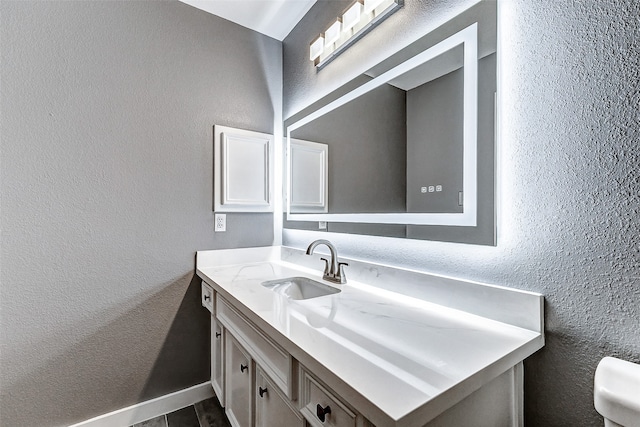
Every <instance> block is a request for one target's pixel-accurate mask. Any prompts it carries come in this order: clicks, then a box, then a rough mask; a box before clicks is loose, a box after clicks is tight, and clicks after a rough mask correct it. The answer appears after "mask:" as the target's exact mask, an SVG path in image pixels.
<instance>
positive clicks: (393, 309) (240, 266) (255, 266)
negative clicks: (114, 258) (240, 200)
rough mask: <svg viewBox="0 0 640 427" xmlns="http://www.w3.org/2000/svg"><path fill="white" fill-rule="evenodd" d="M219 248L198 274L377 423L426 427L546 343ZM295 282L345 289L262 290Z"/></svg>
mask: <svg viewBox="0 0 640 427" xmlns="http://www.w3.org/2000/svg"><path fill="white" fill-rule="evenodd" d="M239 251H242V250H239ZM248 251H249V252H251V250H248ZM213 252H218V251H207V253H213ZM220 252H224V254H223V255H224V256H219V257H216V256H213V257H209V256H205V254H206V253H204V252H199V253H198V265H197V274H198V275H199V276H200V277H201V278H202V279H203V280H204V281H205V282H207V283H208V284H209V285H211V286H212V287H214V289H215V290H216V291H217V292H218V293H219V294H220V295H221V296H222V297H223V298H225V299H226V300H228V301H229V302H230V303H232V304H233V305H234V306H235V307H236V308H237V309H239V310H240V311H241V312H242V313H243V314H244V315H245V316H247V317H248V318H249V319H251V320H252V321H253V322H254V323H256V325H257V326H258V327H259V328H261V329H263V330H265V331H266V332H268V333H270V334H271V335H272V338H273V339H274V340H275V341H276V342H278V343H279V344H280V345H282V346H283V347H284V348H285V349H286V350H287V351H289V352H290V353H291V354H292V355H294V357H296V358H298V360H299V361H300V362H301V363H303V364H310V365H316V364H317V365H320V366H322V367H324V368H326V370H328V371H329V372H331V374H332V375H334V376H335V378H334V379H333V381H330V382H329V385H331V383H333V384H337V383H344V384H345V385H346V386H347V387H348V388H349V389H350V390H353V391H355V392H357V393H359V394H360V395H361V397H362V398H364V399H365V400H366V401H368V402H369V403H370V404H371V405H372V409H371V410H370V411H364V412H368V413H364V412H363V414H364V415H365V416H367V417H368V418H370V419H371V421H373V422H374V423H376V424H380V425H394V426H409V425H423V424H424V423H425V422H427V421H428V420H430V419H433V418H435V417H436V416H437V415H439V414H440V413H442V412H443V411H444V410H446V409H448V407H450V406H452V405H453V404H455V403H457V402H458V401H460V400H461V399H463V398H464V397H466V396H467V395H469V394H470V393H472V392H473V391H475V390H476V389H478V388H479V387H480V386H482V385H483V384H485V383H487V382H488V381H490V380H491V379H493V378H495V377H496V376H498V375H499V374H501V373H503V372H505V371H506V370H507V369H509V368H510V367H512V366H514V365H516V364H517V363H519V362H520V361H522V360H523V359H524V358H526V357H528V356H529V355H530V354H532V353H533V352H535V351H536V350H538V349H539V348H541V347H542V346H543V344H544V341H543V337H542V334H541V333H540V331H536V330H530V329H527V328H523V327H518V326H514V325H510V324H507V323H504V322H500V321H496V320H491V319H488V318H486V317H481V316H478V315H476V314H471V313H468V312H465V311H461V310H459V309H456V308H450V307H446V306H444V305H441V304H435V303H433V302H430V301H427V300H425V299H420V298H414V297H411V296H407V295H402V294H399V293H395V292H391V291H389V290H385V289H381V288H380V287H376V286H370V285H368V284H366V283H362V282H359V281H358V280H351V279H349V280H348V282H347V283H346V284H344V285H332V284H331V283H329V282H326V281H323V280H322V277H321V271H320V268H321V267H322V263H319V264H318V270H314V269H310V268H306V267H303V266H300V265H299V264H293V263H290V262H286V261H283V260H281V259H279V258H280V257H279V256H277V255H278V254H276V256H274V253H275V252H274V250H273V249H271V250H270V252H269V250H267V249H264V250H263V251H262V252H264V253H265V256H264V259H263V260H261V259H260V258H261V257H260V256H254V255H256V254H257V253H258V252H260V251H257V252H256V251H255V250H254V251H253V252H252V255H251V256H248V257H246V258H245V259H246V260H247V262H241V263H237V262H236V261H238V260H240V259H242V257H240V258H235V257H234V256H228V255H229V254H231V255H238V254H239V253H235V254H234V253H233V252H232V251H220ZM249 252H247V253H249ZM267 252H269V253H268V254H267ZM276 252H277V251H276ZM348 274H349V270H348V269H347V277H348ZM294 276H304V277H309V278H312V279H315V280H317V281H320V282H323V283H325V284H329V285H332V286H335V287H337V288H340V289H341V292H339V293H337V294H333V295H327V296H322V297H317V298H312V299H307V300H293V299H289V298H287V297H285V296H283V295H280V294H278V293H276V292H273V291H272V290H270V289H268V288H266V287H263V286H262V285H261V283H262V282H263V281H268V280H274V279H281V278H286V277H294ZM309 368H310V369H312V370H313V366H309Z"/></svg>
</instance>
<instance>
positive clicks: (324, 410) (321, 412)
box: [316, 403, 331, 422]
mask: <svg viewBox="0 0 640 427" xmlns="http://www.w3.org/2000/svg"><path fill="white" fill-rule="evenodd" d="M330 413H331V407H330V406H326V407H324V408H323V407H322V405H320V404H319V403H318V406H316V415H317V416H318V419H319V420H320V421H322V422H324V419H325V417H326V415H327V414H330Z"/></svg>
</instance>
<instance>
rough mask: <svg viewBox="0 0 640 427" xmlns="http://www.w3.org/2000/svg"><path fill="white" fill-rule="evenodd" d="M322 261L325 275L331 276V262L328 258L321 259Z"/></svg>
mask: <svg viewBox="0 0 640 427" xmlns="http://www.w3.org/2000/svg"><path fill="white" fill-rule="evenodd" d="M320 259H321V260H322V261H324V272H323V274H329V260H328V259H326V258H320Z"/></svg>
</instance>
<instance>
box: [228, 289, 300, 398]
mask: <svg viewBox="0 0 640 427" xmlns="http://www.w3.org/2000/svg"><path fill="white" fill-rule="evenodd" d="M216 317H217V318H218V320H219V321H220V323H222V324H223V325H224V327H225V328H227V330H228V331H229V332H230V333H231V334H232V335H233V336H234V337H235V338H236V339H237V340H238V342H239V343H240V344H241V345H242V346H243V347H244V348H246V349H247V351H248V352H249V353H250V354H251V357H252V358H253V359H254V360H255V361H256V362H257V363H258V364H259V365H260V366H261V367H262V369H263V370H264V372H265V373H266V374H267V375H268V376H269V377H270V378H271V379H272V380H273V382H274V383H275V384H276V385H277V386H278V387H280V389H281V390H282V391H283V392H284V393H285V395H286V396H287V397H288V398H290V399H291V398H292V396H293V381H292V377H293V375H292V374H291V372H292V365H293V364H292V360H291V356H289V354H288V353H287V352H286V351H285V350H283V349H282V348H281V347H280V346H279V345H278V344H276V343H275V342H274V341H273V340H271V339H270V338H268V337H267V336H266V335H264V334H263V333H262V332H260V331H258V329H257V328H256V327H255V326H253V324H251V322H250V321H249V320H248V319H246V318H245V317H244V316H243V315H242V314H240V313H239V312H238V311H236V310H235V309H234V308H233V307H232V306H231V305H230V304H229V303H227V302H226V301H225V300H224V299H223V298H221V297H220V296H218V297H217V298H216Z"/></svg>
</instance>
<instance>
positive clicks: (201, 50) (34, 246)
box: [0, 1, 282, 427]
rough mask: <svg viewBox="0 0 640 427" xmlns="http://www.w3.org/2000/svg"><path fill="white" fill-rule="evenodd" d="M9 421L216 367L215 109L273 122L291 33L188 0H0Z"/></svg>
mask: <svg viewBox="0 0 640 427" xmlns="http://www.w3.org/2000/svg"><path fill="white" fill-rule="evenodd" d="M0 12H1V24H0V31H1V33H0V36H1V42H2V44H1V48H0V49H1V58H0V60H1V64H2V69H1V81H2V84H1V102H2V104H1V122H0V124H1V129H2V135H1V137H2V139H1V150H2V151H1V154H2V158H1V161H2V168H1V179H2V182H1V193H0V196H1V202H2V212H1V217H0V219H1V221H2V241H1V266H2V270H1V276H0V278H1V283H2V286H1V291H0V292H1V293H0V297H1V298H0V300H1V302H0V309H1V325H0V327H1V330H2V332H1V333H2V342H1V354H2V362H1V375H2V376H1V379H0V382H1V383H2V406H1V407H0V414H1V419H0V424H1V425H2V426H7V427H12V426H61V425H68V424H69V423H72V422H77V421H82V420H84V419H88V418H91V417H93V416H96V415H100V414H102V413H105V412H109V411H112V410H115V409H119V408H122V407H125V406H128V405H131V404H134V403H137V402H140V401H144V400H147V399H150V398H153V397H156V396H159V395H164V394H166V393H169V392H172V391H176V390H180V389H183V388H186V387H189V386H191V385H194V384H198V383H201V382H204V381H207V379H208V377H209V368H208V363H209V362H208V360H209V359H208V358H209V350H208V345H209V336H208V333H209V332H208V328H209V326H208V319H209V318H208V315H207V312H206V311H205V310H204V309H203V308H202V307H200V304H199V283H198V281H197V280H194V278H193V277H194V276H193V268H194V253H195V251H196V250H199V249H207V248H227V247H237V246H260V245H269V244H271V242H272V238H273V233H272V229H273V224H272V222H273V217H272V215H270V214H244V215H243V214H229V215H228V223H227V227H228V231H227V232H226V233H224V234H221V233H218V234H214V233H213V214H212V211H211V210H212V188H213V187H212V179H213V178H212V176H213V175H212V163H213V161H212V158H213V125H214V124H223V125H229V126H236V127H241V128H248V129H252V130H256V131H262V132H271V131H272V130H273V120H274V111H279V109H280V108H281V81H282V74H281V73H282V69H281V55H282V47H281V44H280V43H279V42H277V41H275V40H273V39H270V38H267V37H264V36H261V35H259V34H257V33H254V32H252V31H249V30H247V29H245V28H242V27H240V26H237V25H235V24H231V23H229V22H227V21H224V20H222V19H220V18H217V17H214V16H212V15H209V14H206V13H204V12H201V11H198V10H196V9H193V8H191V7H190V6H187V5H184V4H182V3H178V2H174V1H171V2H158V1H145V2H111V1H107V2H100V1H92V2H45V1H41V2H25V1H17V2H12V1H2V2H0Z"/></svg>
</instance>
